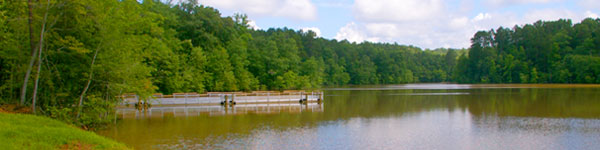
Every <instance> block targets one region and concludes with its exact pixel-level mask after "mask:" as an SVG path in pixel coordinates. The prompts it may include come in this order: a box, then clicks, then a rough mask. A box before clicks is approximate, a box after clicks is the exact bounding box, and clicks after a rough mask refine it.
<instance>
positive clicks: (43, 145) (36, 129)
mask: <svg viewBox="0 0 600 150" xmlns="http://www.w3.org/2000/svg"><path fill="white" fill-rule="evenodd" d="M0 149H129V148H128V147H126V146H125V145H124V144H122V143H118V142H115V141H113V140H110V139H108V138H105V137H102V136H99V135H96V134H95V133H93V132H89V131H84V130H81V129H79V128H76V127H73V126H70V125H68V124H65V123H63V122H60V121H57V120H53V119H50V118H46V117H41V116H34V115H26V114H6V113H0Z"/></svg>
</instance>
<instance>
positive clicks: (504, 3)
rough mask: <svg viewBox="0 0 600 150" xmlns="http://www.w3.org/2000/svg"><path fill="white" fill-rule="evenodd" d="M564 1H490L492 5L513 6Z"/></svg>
mask: <svg viewBox="0 0 600 150" xmlns="http://www.w3.org/2000/svg"><path fill="white" fill-rule="evenodd" d="M558 1H562V0H490V1H488V3H489V4H491V5H512V4H531V3H537V4H542V3H549V2H558Z"/></svg>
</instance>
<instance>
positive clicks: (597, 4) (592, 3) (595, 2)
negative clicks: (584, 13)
mask: <svg viewBox="0 0 600 150" xmlns="http://www.w3.org/2000/svg"><path fill="white" fill-rule="evenodd" d="M579 5H580V6H582V7H585V8H594V9H598V8H600V1H599V0H581V1H579Z"/></svg>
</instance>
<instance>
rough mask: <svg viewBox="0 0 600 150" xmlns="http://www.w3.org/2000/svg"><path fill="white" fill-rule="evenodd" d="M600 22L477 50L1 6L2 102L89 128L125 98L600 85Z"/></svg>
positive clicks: (66, 4) (203, 20) (530, 31)
mask: <svg viewBox="0 0 600 150" xmlns="http://www.w3.org/2000/svg"><path fill="white" fill-rule="evenodd" d="M599 27H600V25H599V20H598V19H596V20H593V19H586V20H584V21H583V22H582V23H579V24H576V25H572V23H571V21H569V20H559V21H552V22H541V21H540V22H536V23H535V24H533V25H525V26H515V27H514V28H513V29H507V28H499V29H497V30H491V31H481V32H478V33H477V34H476V35H475V36H474V38H473V39H472V43H473V45H472V46H471V48H470V50H466V49H436V50H423V49H420V48H418V47H414V46H405V45H398V44H388V43H370V42H363V43H353V42H348V41H346V40H343V41H337V40H329V39H324V38H321V37H317V36H316V34H315V33H314V32H310V31H309V32H302V31H295V30H292V29H287V28H283V29H268V30H253V29H252V28H251V27H250V26H249V25H248V20H247V17H246V16H245V15H243V14H237V15H235V16H232V17H221V14H220V13H219V12H218V10H216V9H214V8H211V7H207V6H202V5H199V4H198V3H197V2H196V1H194V0H191V1H186V2H182V3H177V4H166V3H163V2H161V1H159V0H144V1H141V2H139V1H135V0H120V1H116V0H115V1H110V0H105V1H97V0H77V1H67V0H48V1H45V0H40V1H32V2H28V1H6V0H0V45H1V47H0V98H1V100H0V103H21V104H25V105H32V104H37V106H36V108H38V109H39V108H41V110H42V111H41V113H44V114H47V115H51V116H53V117H55V118H61V119H63V120H71V119H73V118H75V117H73V116H75V114H77V116H80V114H81V116H80V117H76V118H78V119H77V122H79V123H81V124H92V123H97V122H101V121H103V120H104V121H105V120H106V119H105V118H107V116H109V114H107V113H106V112H110V110H112V106H113V105H114V104H115V102H116V101H118V98H116V97H115V96H117V95H121V94H123V93H136V94H138V95H140V96H141V97H147V96H149V95H151V93H155V92H160V93H165V94H170V93H174V92H199V93H202V92H206V91H251V90H285V89H312V88H319V87H321V86H323V85H347V84H354V85H361V84H400V83H416V82H461V83H600V57H599V55H600V37H599V36H600V28H599ZM34 100H35V101H34ZM78 108H79V109H78ZM81 108H83V109H82V110H83V111H79V110H80V109H81ZM80 112H81V113H80ZM86 121H88V122H86Z"/></svg>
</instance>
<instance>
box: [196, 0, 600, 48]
mask: <svg viewBox="0 0 600 150" xmlns="http://www.w3.org/2000/svg"><path fill="white" fill-rule="evenodd" d="M198 2H199V3H200V4H202V5H206V6H210V7H214V8H217V9H218V10H219V11H220V12H221V14H222V15H223V16H232V15H233V14H235V13H244V14H247V15H248V19H249V20H251V21H250V24H251V26H252V27H253V28H255V29H264V30H266V29H269V28H283V27H287V28H291V29H295V30H303V31H307V30H312V31H314V32H315V33H317V36H320V37H323V38H327V39H336V40H344V39H346V40H348V41H351V42H357V43H360V42H363V41H370V42H388V43H398V44H402V45H414V46H418V47H422V48H427V49H435V48H467V47H469V46H470V38H471V37H472V36H473V35H474V34H475V32H477V31H479V30H490V29H497V28H498V27H500V26H503V27H514V26H515V25H524V24H531V23H534V22H535V21H537V20H557V19H560V18H563V19H571V20H572V21H573V23H578V22H580V21H581V20H583V19H584V18H587V17H592V18H597V17H599V14H600V0H199V1H198Z"/></svg>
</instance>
